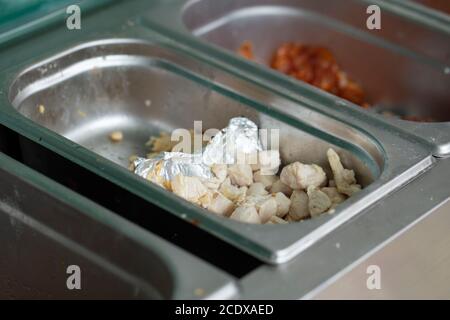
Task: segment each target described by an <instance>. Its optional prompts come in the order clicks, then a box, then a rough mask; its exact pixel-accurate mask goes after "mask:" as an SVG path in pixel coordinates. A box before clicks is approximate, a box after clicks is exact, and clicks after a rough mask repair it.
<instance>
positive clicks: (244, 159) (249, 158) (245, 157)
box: [237, 152, 259, 171]
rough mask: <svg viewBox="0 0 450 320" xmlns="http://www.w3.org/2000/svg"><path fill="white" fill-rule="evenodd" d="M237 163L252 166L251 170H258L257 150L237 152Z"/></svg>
mask: <svg viewBox="0 0 450 320" xmlns="http://www.w3.org/2000/svg"><path fill="white" fill-rule="evenodd" d="M237 163H238V164H248V165H250V167H251V168H252V171H256V170H259V163H258V152H252V153H238V154H237Z"/></svg>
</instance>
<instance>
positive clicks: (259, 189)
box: [247, 182, 268, 196]
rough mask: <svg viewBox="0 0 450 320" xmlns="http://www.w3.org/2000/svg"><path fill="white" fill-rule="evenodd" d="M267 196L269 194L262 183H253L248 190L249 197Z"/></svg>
mask: <svg viewBox="0 0 450 320" xmlns="http://www.w3.org/2000/svg"><path fill="white" fill-rule="evenodd" d="M266 194H268V192H267V190H266V188H265V187H264V185H263V184H262V183H261V182H255V183H252V184H251V186H250V187H249V188H248V190H247V195H248V196H264V195H266Z"/></svg>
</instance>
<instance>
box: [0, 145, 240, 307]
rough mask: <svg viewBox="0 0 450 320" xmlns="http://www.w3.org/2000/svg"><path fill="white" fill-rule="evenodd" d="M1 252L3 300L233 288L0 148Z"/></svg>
mask: <svg viewBox="0 0 450 320" xmlns="http://www.w3.org/2000/svg"><path fill="white" fill-rule="evenodd" d="M0 251H1V253H2V259H1V261H0V287H1V289H2V290H1V292H0V297H1V298H3V299H24V298H25V299H51V298H58V299H62V298H64V299H77V298H78V299H80V298H82V299H105V298H108V299H200V298H206V299H208V298H222V299H225V298H231V297H233V296H234V295H235V294H237V287H236V285H235V283H234V280H233V278H231V277H230V276H228V275H226V274H225V273H223V272H221V271H219V270H218V269H216V268H214V267H212V266H210V265H208V264H207V263H205V262H204V261H201V260H199V259H197V258H195V257H193V256H192V255H191V254H189V253H187V252H185V251H183V250H181V249H179V248H176V247H175V246H173V245H171V244H169V243H168V242H166V241H165V240H162V239H161V238H159V237H157V236H154V235H151V234H150V233H148V232H146V231H145V230H142V229H141V228H139V227H138V226H136V225H134V224H132V223H130V222H128V221H126V220H124V219H122V218H120V217H118V216H117V215H115V214H114V213H112V212H110V211H108V210H106V209H104V208H102V207H100V206H98V205H96V204H94V203H92V202H91V201H89V200H87V199H86V198H83V197H81V196H80V195H78V194H76V193H74V192H72V191H70V190H68V189H66V188H65V187H63V186H61V185H58V184H57V183H55V182H53V181H51V180H49V179H48V178H46V177H44V176H42V175H41V174H39V173H37V172H35V171H33V170H31V169H29V168H27V167H25V166H24V165H22V164H21V163H19V162H16V161H14V160H12V159H11V158H9V157H7V156H6V155H4V154H2V153H0ZM125 257H126V258H125ZM70 265H77V266H79V267H80V270H81V278H80V280H81V282H80V283H81V289H80V290H69V289H68V288H67V286H66V280H67V278H68V277H69V275H70V274H67V273H66V269H67V268H68V266H70ZM205 274H207V275H208V276H207V277H205V276H204V275H205Z"/></svg>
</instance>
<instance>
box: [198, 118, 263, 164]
mask: <svg viewBox="0 0 450 320" xmlns="http://www.w3.org/2000/svg"><path fill="white" fill-rule="evenodd" d="M261 150H262V147H261V143H260V141H259V137H258V127H257V125H256V124H255V123H254V122H253V121H251V120H249V119H247V118H243V117H237V118H232V119H231V120H230V122H229V124H228V127H226V128H224V129H222V130H221V131H219V133H217V134H216V135H215V136H214V138H213V139H212V140H211V141H210V143H209V144H208V145H207V146H206V147H205V150H204V151H203V163H205V164H207V165H210V166H211V165H213V164H233V163H235V162H236V160H237V156H238V154H255V153H256V152H257V151H261Z"/></svg>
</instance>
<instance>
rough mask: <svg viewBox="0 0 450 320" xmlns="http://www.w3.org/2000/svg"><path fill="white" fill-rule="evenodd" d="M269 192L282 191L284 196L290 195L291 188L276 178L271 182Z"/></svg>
mask: <svg viewBox="0 0 450 320" xmlns="http://www.w3.org/2000/svg"><path fill="white" fill-rule="evenodd" d="M270 192H271V193H277V192H282V193H284V194H285V195H286V196H288V197H290V196H291V194H292V189H291V188H290V187H289V186H288V185H287V184H284V183H283V182H281V180H277V181H275V182H274V183H273V184H272V187H271V188H270Z"/></svg>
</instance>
